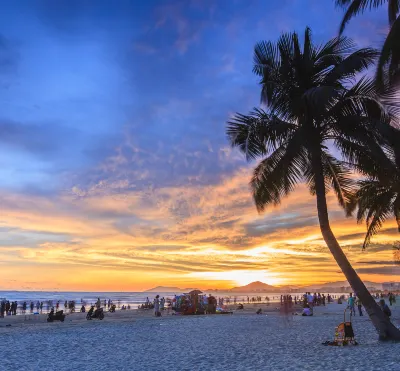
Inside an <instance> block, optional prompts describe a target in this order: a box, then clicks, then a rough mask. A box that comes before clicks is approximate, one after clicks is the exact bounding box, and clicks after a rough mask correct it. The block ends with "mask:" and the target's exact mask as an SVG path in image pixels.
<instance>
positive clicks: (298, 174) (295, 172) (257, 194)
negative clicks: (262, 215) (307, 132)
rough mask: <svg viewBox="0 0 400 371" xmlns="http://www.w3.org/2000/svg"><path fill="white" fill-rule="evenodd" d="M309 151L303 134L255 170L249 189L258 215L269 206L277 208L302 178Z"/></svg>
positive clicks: (283, 146)
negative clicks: (303, 140)
mask: <svg viewBox="0 0 400 371" xmlns="http://www.w3.org/2000/svg"><path fill="white" fill-rule="evenodd" d="M306 158H307V157H306V151H305V148H304V147H303V145H302V143H301V135H300V134H299V133H296V135H295V137H294V138H293V139H292V140H291V141H290V142H288V143H287V144H286V145H282V146H280V147H279V148H278V149H276V150H275V151H274V152H273V153H272V154H271V155H270V156H268V157H267V158H265V159H264V160H262V161H261V162H260V164H259V165H258V166H257V167H256V168H255V170H254V173H253V177H252V179H251V181H250V187H251V189H252V192H253V198H254V201H255V204H256V207H257V210H258V211H259V212H262V211H264V209H265V207H266V206H268V205H271V204H273V205H278V204H279V203H280V202H281V199H282V197H284V196H287V195H288V194H289V193H290V192H291V191H293V189H294V187H295V185H296V184H297V183H298V182H299V181H300V180H301V179H302V176H303V172H302V169H303V168H304V161H306Z"/></svg>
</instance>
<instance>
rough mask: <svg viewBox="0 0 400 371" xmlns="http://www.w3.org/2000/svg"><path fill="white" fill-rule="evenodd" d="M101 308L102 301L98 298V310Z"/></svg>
mask: <svg viewBox="0 0 400 371" xmlns="http://www.w3.org/2000/svg"><path fill="white" fill-rule="evenodd" d="M100 307H101V301H100V298H97V301H96V308H97V309H100Z"/></svg>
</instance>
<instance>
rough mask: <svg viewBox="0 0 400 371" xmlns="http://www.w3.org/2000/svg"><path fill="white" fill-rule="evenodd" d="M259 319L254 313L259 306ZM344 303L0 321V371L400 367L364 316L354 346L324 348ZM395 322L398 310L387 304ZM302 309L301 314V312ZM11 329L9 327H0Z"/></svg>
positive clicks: (399, 319)
mask: <svg viewBox="0 0 400 371" xmlns="http://www.w3.org/2000/svg"><path fill="white" fill-rule="evenodd" d="M260 307H261V308H262V309H263V312H264V313H263V314H262V315H256V314H255V311H256V310H257V309H258V308H260ZM344 308H345V305H338V304H329V305H327V306H326V307H317V308H315V311H314V313H315V314H314V316H313V317H301V316H289V317H286V316H281V315H280V314H279V310H278V309H277V306H276V305H270V306H266V305H265V304H263V305H259V304H248V305H245V309H244V310H243V311H235V313H234V314H233V315H206V316H173V315H166V314H165V313H164V315H163V317H161V318H155V317H153V312H152V311H151V310H130V311H117V312H116V313H106V317H105V319H104V320H103V321H99V320H92V321H87V320H86V319H85V314H84V313H74V314H71V315H68V316H67V318H66V320H65V322H64V323H60V322H54V323H47V322H46V315H29V316H26V318H25V317H24V316H16V317H6V318H2V319H0V357H1V360H2V361H1V364H2V367H1V369H4V370H5V369H9V370H67V369H80V370H110V369H118V370H128V369H129V370H149V369H153V370H174V369H175V370H228V369H229V370H279V369H284V370H304V369H312V370H354V369H357V370H376V369H382V370H400V356H399V347H400V344H395V343H380V342H378V341H377V334H376V332H375V330H374V327H373V326H372V324H371V322H370V320H369V319H368V317H367V316H364V317H358V316H356V317H353V327H354V331H355V334H356V338H357V340H358V342H359V343H360V345H359V346H357V347H327V346H323V345H321V343H322V342H324V341H326V340H332V338H333V335H334V330H335V327H336V326H337V325H338V324H339V323H340V322H341V321H342V320H343V310H344ZM391 308H392V312H393V316H392V317H393V322H394V323H396V325H397V326H399V325H400V305H399V304H397V306H394V307H391ZM299 311H300V309H299ZM7 324H8V325H11V326H10V327H7V326H6V325H7Z"/></svg>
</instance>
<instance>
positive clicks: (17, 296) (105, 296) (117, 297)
mask: <svg viewBox="0 0 400 371" xmlns="http://www.w3.org/2000/svg"><path fill="white" fill-rule="evenodd" d="M209 293H212V294H213V295H214V296H215V297H217V298H219V297H223V298H225V299H226V298H230V303H231V304H232V303H234V300H235V298H236V302H237V303H240V302H242V303H247V297H249V298H250V299H251V298H252V297H256V296H261V298H262V302H265V301H266V297H267V296H268V298H269V299H270V302H271V303H274V302H279V301H280V297H281V293H266V292H264V293H263V292H249V293H237V294H234V293H232V292H223V291H218V292H213V291H210V292H207V291H205V292H204V294H207V295H208V294H209ZM175 294H176V295H179V294H181V292H79V291H78V292H77V291H75V292H74V291H0V301H2V300H8V301H10V302H13V301H17V303H18V307H19V308H20V307H21V306H22V304H23V303H24V302H26V303H27V306H28V307H29V305H30V303H31V302H33V303H34V305H35V308H36V303H37V302H43V304H44V305H43V309H44V312H46V311H48V310H49V309H50V307H51V306H55V305H56V303H57V302H60V308H61V309H63V308H64V303H65V301H75V303H76V309H79V308H80V306H81V305H82V304H84V305H85V306H86V307H88V306H90V305H92V304H95V302H96V301H97V298H100V300H101V303H102V304H103V303H104V301H105V300H106V301H108V300H111V301H112V302H113V303H114V304H115V305H116V306H117V309H119V308H120V307H121V306H122V305H125V306H127V305H129V306H130V307H131V309H137V308H138V306H139V305H141V304H143V303H145V302H146V300H147V298H149V300H150V301H153V299H154V298H155V296H156V295H159V296H160V297H165V298H173V297H174V295H175ZM291 295H292V296H293V297H294V296H298V297H299V296H301V295H302V294H300V293H296V294H293V293H292V294H291ZM325 295H327V293H325ZM331 295H333V297H338V296H340V295H342V294H340V293H333V294H332V293H331Z"/></svg>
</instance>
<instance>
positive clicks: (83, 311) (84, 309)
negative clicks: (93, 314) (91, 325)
mask: <svg viewBox="0 0 400 371" xmlns="http://www.w3.org/2000/svg"><path fill="white" fill-rule="evenodd" d="M85 312H86V308H85V306H84V305H82V307H81V313H85Z"/></svg>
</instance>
